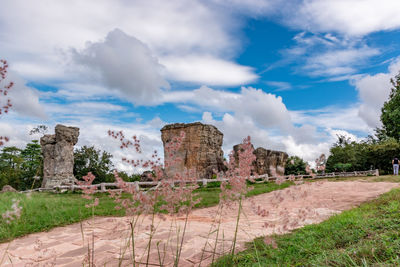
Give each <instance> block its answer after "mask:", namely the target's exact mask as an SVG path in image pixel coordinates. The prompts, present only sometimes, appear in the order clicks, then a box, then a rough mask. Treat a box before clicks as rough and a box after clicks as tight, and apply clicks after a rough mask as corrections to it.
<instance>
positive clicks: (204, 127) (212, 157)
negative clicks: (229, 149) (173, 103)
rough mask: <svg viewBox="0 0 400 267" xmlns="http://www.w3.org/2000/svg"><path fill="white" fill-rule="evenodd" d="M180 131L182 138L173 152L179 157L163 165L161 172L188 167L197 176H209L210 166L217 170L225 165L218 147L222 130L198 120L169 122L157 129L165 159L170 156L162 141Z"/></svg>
mask: <svg viewBox="0 0 400 267" xmlns="http://www.w3.org/2000/svg"><path fill="white" fill-rule="evenodd" d="M182 131H183V132H184V133H185V138H184V140H183V142H182V144H181V146H180V147H179V149H178V151H177V153H176V154H175V155H173V157H175V158H179V159H181V160H180V161H176V162H174V164H172V165H171V166H166V168H165V172H166V175H167V176H168V177H173V176H174V175H175V174H176V173H184V172H185V171H186V170H191V171H193V172H195V175H196V176H197V178H211V177H212V176H213V174H214V170H215V171H216V172H221V171H224V170H225V169H226V167H225V165H224V153H223V151H222V142H223V134H222V133H221V132H220V131H219V130H218V129H217V128H216V127H215V126H213V125H208V124H202V123H200V122H195V123H188V124H185V123H175V124H169V125H166V126H164V127H163V128H162V129H161V139H162V141H163V144H164V159H165V161H166V162H168V161H169V160H172V158H171V156H172V155H169V153H167V151H166V145H167V144H168V143H169V142H171V141H172V140H173V139H174V137H177V136H180V134H181V132H182Z"/></svg>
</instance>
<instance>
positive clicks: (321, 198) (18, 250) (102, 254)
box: [0, 181, 398, 266]
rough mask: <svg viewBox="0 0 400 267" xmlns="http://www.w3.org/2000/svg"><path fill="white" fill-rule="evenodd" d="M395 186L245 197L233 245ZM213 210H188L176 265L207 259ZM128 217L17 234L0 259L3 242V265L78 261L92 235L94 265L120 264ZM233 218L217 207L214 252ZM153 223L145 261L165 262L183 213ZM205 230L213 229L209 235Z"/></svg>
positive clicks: (143, 228) (127, 256)
mask: <svg viewBox="0 0 400 267" xmlns="http://www.w3.org/2000/svg"><path fill="white" fill-rule="evenodd" d="M397 186H398V184H396V183H386V182H380V183H369V182H362V181H351V182H316V183H307V184H303V185H300V186H297V187H291V188H287V189H284V190H280V191H275V192H271V193H267V194H262V195H258V196H255V197H251V198H248V199H246V200H245V201H244V202H243V213H242V216H241V219H240V226H239V232H238V240H237V250H240V249H243V248H244V243H245V242H248V241H251V240H253V239H254V238H255V237H258V236H263V235H269V234H271V233H274V232H277V233H283V232H287V231H290V230H291V229H295V228H299V227H302V226H303V225H305V224H312V223H319V222H321V221H323V220H326V219H327V218H328V217H330V216H331V215H333V214H337V213H339V212H341V211H343V210H346V209H350V208H352V207H355V206H357V205H359V204H360V203H362V202H365V201H368V200H371V199H374V198H376V197H378V196H379V195H381V194H382V193H385V192H387V191H389V190H390V189H392V188H394V187H397ZM282 199H283V200H282ZM258 206H260V208H261V210H264V214H263V216H260V215H257V214H256V212H255V210H257V207H258ZM217 209H218V208H217V207H211V208H204V209H198V210H195V211H193V212H192V213H191V215H190V216H189V220H188V225H187V229H186V235H185V238H184V243H183V244H184V245H183V249H182V252H181V257H180V262H179V266H199V263H200V259H201V258H202V257H203V260H202V262H201V266H207V265H209V264H210V263H211V261H212V253H211V252H212V251H214V244H215V239H216V234H217V231H214V230H216V227H217V226H218V224H217V223H215V221H216V220H217V221H218V218H219V217H218V216H217ZM130 219H131V218H129V217H107V218H95V219H94V220H88V221H85V222H83V223H82V227H83V232H84V240H83V239H82V232H81V225H80V224H79V223H77V224H72V225H68V226H65V227H58V228H55V229H53V230H51V231H49V232H42V233H36V234H31V235H28V236H25V237H22V238H18V239H16V240H14V241H12V242H10V243H9V244H8V243H4V244H0V260H1V257H2V256H3V254H4V252H5V251H6V250H7V247H8V250H7V254H8V255H6V260H5V262H3V265H4V266H53V265H56V266H82V262H83V261H84V259H85V257H86V256H87V254H88V242H89V243H90V245H91V244H92V241H93V240H92V238H94V250H95V252H94V253H95V254H94V258H95V264H96V266H118V262H119V260H120V259H122V266H127V265H130V266H131V265H132V248H131V247H128V248H127V249H125V248H126V247H127V243H128V244H130V241H129V236H130V226H129V222H130ZM236 219H237V206H232V207H230V208H229V207H226V208H224V209H223V216H222V220H221V224H220V230H219V233H218V240H219V241H218V242H217V246H216V252H217V253H219V254H218V255H220V254H222V253H224V252H226V251H228V250H230V246H231V245H232V239H233V235H234V230H235V224H236ZM149 222H150V219H149V218H144V219H143V220H140V222H139V223H138V224H139V226H137V229H136V230H135V232H136V233H135V250H136V251H135V254H136V261H137V262H144V263H145V262H146V256H143V255H146V253H144V252H145V250H146V246H147V244H148V238H149V235H148V233H149V227H148V225H149V224H150V223H149ZM156 225H157V231H156V234H155V236H154V238H153V240H154V242H152V246H151V253H150V263H152V264H154V265H153V266H157V265H158V266H159V256H158V252H159V253H160V255H161V258H162V259H164V262H163V263H164V264H163V265H164V266H171V265H172V263H173V255H175V254H176V244H177V242H176V237H177V229H180V233H182V230H183V225H184V217H180V218H177V220H174V219H173V218H172V217H166V218H165V220H161V219H159V218H157V219H156ZM171 229H172V231H171ZM210 229H211V230H212V231H213V233H212V234H210V235H209V234H208V233H209V232H210ZM208 235H209V237H208V238H207V236H208ZM206 243H207V244H206ZM157 244H158V249H157ZM205 244H206V245H205ZM204 248H205V252H204V253H203V252H202V251H203V249H204ZM124 250H125V253H124ZM218 255H217V256H218ZM217 256H216V257H217ZM10 260H11V261H12V263H11V262H10ZM85 265H87V264H85ZM140 265H141V266H144V265H142V264H140Z"/></svg>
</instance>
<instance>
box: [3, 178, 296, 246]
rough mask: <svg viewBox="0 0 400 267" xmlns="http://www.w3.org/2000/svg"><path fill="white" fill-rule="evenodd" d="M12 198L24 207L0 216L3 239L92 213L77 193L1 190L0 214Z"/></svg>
mask: <svg viewBox="0 0 400 267" xmlns="http://www.w3.org/2000/svg"><path fill="white" fill-rule="evenodd" d="M289 185H290V184H289V183H285V184H282V185H280V186H278V185H276V184H274V183H266V184H256V185H253V186H254V189H253V190H252V191H250V192H249V194H248V195H249V196H250V195H257V194H262V193H266V192H270V191H273V190H277V189H281V188H285V187H288V186H289ZM196 191H197V193H198V194H199V197H200V198H201V199H202V200H201V202H200V203H199V204H198V205H197V207H198V208H201V207H210V206H214V205H217V204H218V202H219V193H220V189H219V188H200V189H198V190H196ZM97 197H99V199H100V204H99V206H97V207H96V208H95V215H96V216H122V215H124V212H123V211H122V210H116V209H115V208H114V206H115V205H114V202H113V200H112V199H110V198H109V197H108V195H107V194H97ZM12 199H20V200H21V202H20V203H21V206H22V207H23V211H22V215H21V218H20V219H18V220H17V221H15V222H13V223H11V224H6V223H5V222H4V221H3V219H2V218H1V217H0V242H4V241H7V240H10V239H13V238H15V237H18V236H23V235H26V234H29V233H34V232H41V231H46V230H49V229H51V228H54V227H56V226H61V225H66V224H71V223H75V222H79V221H81V220H84V219H87V218H89V217H90V216H91V215H92V213H91V212H92V211H91V209H87V208H85V204H87V203H88V200H86V199H83V198H82V197H81V194H77V193H63V194H51V193H32V194H30V195H26V194H19V193H3V194H0V214H3V213H4V212H5V211H6V210H7V209H9V208H10V206H11V205H12Z"/></svg>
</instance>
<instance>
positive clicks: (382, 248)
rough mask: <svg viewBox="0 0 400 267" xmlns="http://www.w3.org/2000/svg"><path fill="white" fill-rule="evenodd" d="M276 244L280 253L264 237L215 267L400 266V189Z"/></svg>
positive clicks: (306, 228) (296, 231)
mask: <svg viewBox="0 0 400 267" xmlns="http://www.w3.org/2000/svg"><path fill="white" fill-rule="evenodd" d="M378 178H379V177H378ZM368 179H369V178H368ZM373 179H376V177H375V178H373ZM393 179H394V178H393V177H381V179H378V181H380V180H384V181H388V180H393ZM397 179H398V178H396V180H397ZM273 239H274V240H275V242H276V245H277V247H275V248H274V247H273V246H271V245H266V244H265V242H264V239H263V238H258V239H256V240H254V241H253V242H251V243H249V244H248V249H247V250H245V251H243V252H241V253H239V254H237V255H235V256H233V257H230V256H225V257H223V258H221V259H219V261H218V263H217V264H215V266H400V189H394V190H392V191H390V192H389V193H386V194H384V195H382V196H381V197H380V198H379V199H376V200H374V201H371V202H368V203H365V204H362V205H361V206H360V207H358V208H355V209H352V210H349V211H345V212H343V213H341V214H339V215H336V216H333V217H331V218H330V219H328V220H327V221H325V222H323V223H320V224H315V225H309V226H305V227H303V228H301V229H297V230H295V231H293V232H292V233H290V234H286V235H276V236H273Z"/></svg>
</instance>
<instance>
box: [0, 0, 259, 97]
mask: <svg viewBox="0 0 400 267" xmlns="http://www.w3.org/2000/svg"><path fill="white" fill-rule="evenodd" d="M2 6H3V7H6V8H2V9H1V10H0V38H1V42H0V50H1V51H3V53H4V54H6V55H7V59H8V60H9V61H10V62H12V63H13V69H14V70H15V71H17V72H18V73H20V74H21V75H22V76H23V77H24V78H26V79H29V80H30V81H40V82H53V83H54V82H57V84H58V85H62V83H63V82H67V83H75V84H79V83H82V81H86V80H87V75H86V74H87V73H84V74H83V75H82V74H80V73H82V72H83V71H84V70H83V69H81V68H80V67H79V66H77V65H76V64H74V62H71V61H70V60H69V55H68V53H67V52H66V51H68V50H69V49H70V48H75V49H77V50H78V51H79V50H81V49H83V48H84V45H85V43H86V42H91V43H92V44H93V43H95V42H98V40H100V39H102V38H104V36H106V35H107V34H108V33H109V31H110V30H112V29H115V28H119V29H121V31H123V32H124V33H126V35H128V36H132V38H136V39H137V40H140V41H141V42H142V43H144V44H146V45H147V46H148V48H149V49H150V51H151V53H152V55H153V56H154V58H159V59H161V58H167V59H169V60H168V62H167V63H168V68H167V70H169V74H170V76H169V78H171V79H174V78H176V79H177V80H178V81H188V82H191V83H201V84H203V83H207V84H219V85H220V84H223V85H226V84H229V85H233V84H234V85H243V84H246V83H247V82H249V81H250V80H254V79H255V78H256V75H255V74H253V73H252V70H251V69H250V68H249V67H246V66H240V65H238V64H236V63H234V62H233V61H232V58H233V57H234V56H236V53H237V50H238V48H240V42H239V41H238V40H237V39H236V38H234V33H235V32H237V31H238V30H239V28H240V27H241V25H242V23H241V22H239V20H237V19H236V18H235V17H234V16H233V15H232V13H231V12H228V11H227V10H226V12H220V9H218V8H215V7H216V6H215V4H210V3H206V2H203V1H179V0H171V1H162V0H151V1H137V0H135V1H124V0H117V1H113V2H112V3H111V2H110V1H107V0H96V1H95V0H89V1H85V2H82V1H79V0H71V1H66V0H61V1H47V0H38V1H35V3H33V2H32V3H31V2H26V1H22V0H5V1H3V2H2ZM183 11H184V12H183ZM26 40H29V42H27V41H26ZM128 43H129V42H128ZM132 43H134V42H133V41H131V44H132ZM132 45H133V47H134V48H137V47H138V45H137V44H136V46H135V45H134V44H132ZM126 46H128V44H126ZM92 52H93V51H92ZM121 53H122V52H121V51H115V54H116V55H117V56H118V55H120V54H121ZM126 56H127V57H128V59H132V57H130V55H129V54H127V55H126ZM178 58H187V59H192V60H193V59H194V58H197V61H196V62H194V63H196V64H193V65H192V64H184V62H182V61H179V60H177V59H178ZM118 59H121V58H118ZM122 59H123V58H122ZM173 59H174V60H173ZM206 59H207V60H206ZM111 62H112V61H111ZM97 63H99V62H97ZM138 63H139V62H138ZM174 63H176V64H177V65H176V66H175V65H174ZM147 67H148V65H146V64H145V65H144V66H143V69H145V68H147ZM104 68H107V66H104ZM225 68H228V69H229V71H232V74H233V75H230V76H229V75H228V73H227V71H226V70H225ZM192 70H195V71H194V72H192ZM210 70H213V71H210ZM178 71H179V73H178ZM184 74H186V75H187V76H185V75H184ZM119 77H121V74H120V75H119ZM125 79H128V78H126V77H125ZM107 80H108V81H110V77H108V78H107ZM158 81H159V82H160V80H158ZM155 83H156V84H157V85H158V84H159V83H157V82H155ZM162 84H163V85H165V83H162ZM111 85H115V82H111ZM124 87H126V86H124ZM150 95H151V94H150Z"/></svg>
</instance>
